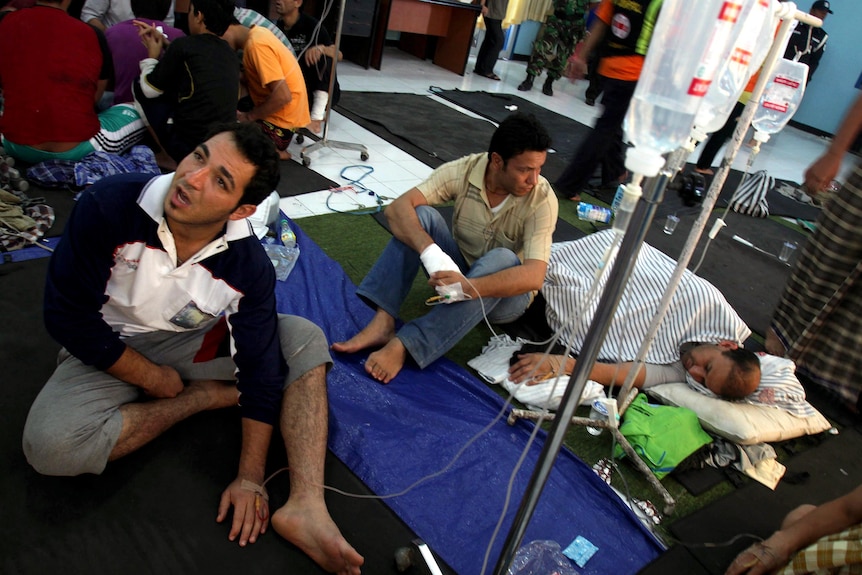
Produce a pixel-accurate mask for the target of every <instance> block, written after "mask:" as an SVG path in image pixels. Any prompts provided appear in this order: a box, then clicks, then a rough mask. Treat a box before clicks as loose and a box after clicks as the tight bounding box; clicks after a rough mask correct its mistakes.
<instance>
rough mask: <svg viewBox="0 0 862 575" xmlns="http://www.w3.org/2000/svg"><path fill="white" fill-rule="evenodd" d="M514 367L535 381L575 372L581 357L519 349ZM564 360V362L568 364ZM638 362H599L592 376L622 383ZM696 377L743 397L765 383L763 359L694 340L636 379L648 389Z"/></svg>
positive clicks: (726, 344) (515, 373) (516, 377)
mask: <svg viewBox="0 0 862 575" xmlns="http://www.w3.org/2000/svg"><path fill="white" fill-rule="evenodd" d="M517 357H518V360H517V361H516V362H515V363H514V364H512V366H511V367H510V368H509V379H510V380H511V381H513V382H514V383H521V382H525V383H526V384H527V385H535V384H537V383H539V382H540V381H542V379H543V378H544V377H545V376H547V375H548V374H554V375H570V374H571V373H572V372H573V371H574V369H575V365H576V362H577V360H576V359H575V358H572V357H567V356H563V355H553V354H550V355H546V354H543V353H522V354H518V356H517ZM563 362H565V364H563ZM633 365H634V363H633V362H622V363H603V362H596V363H595V364H594V365H593V367H592V369H591V370H590V375H589V379H591V380H593V381H595V382H597V383H600V384H602V385H604V386H622V384H623V382H624V381H625V380H626V377H627V376H628V374H629V371H630V369H631V367H632V366H633ZM691 380H694V382H696V383H697V385H698V386H700V387H703V388H706V389H708V390H709V391H711V392H712V393H714V394H715V395H717V396H719V397H722V398H725V399H742V398H743V397H747V396H749V395H751V394H752V393H754V391H755V390H756V389H757V387H758V386H759V385H760V360H759V359H758V358H757V355H756V354H755V353H754V352H752V351H749V350H747V349H744V348H741V347H739V345H738V344H737V343H735V342H732V341H728V340H724V341H721V342H719V343H716V344H710V343H696V342H690V343H686V344H684V345H683V346H682V347H681V348H680V358H679V361H675V362H673V363H670V364H665V365H661V364H644V366H643V368H642V369H640V370H639V371H638V373H637V375H636V376H635V379H634V380H633V385H634V386H635V387H637V388H644V389H647V388H649V387H650V386H653V385H659V384H662V383H677V382H683V381H688V382H689V384H691Z"/></svg>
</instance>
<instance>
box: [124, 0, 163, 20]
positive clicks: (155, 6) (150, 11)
mask: <svg viewBox="0 0 862 575" xmlns="http://www.w3.org/2000/svg"><path fill="white" fill-rule="evenodd" d="M170 9H171V0H132V14H134V15H135V18H144V19H147V20H159V21H164V19H165V18H167V17H168V11H169V10H170Z"/></svg>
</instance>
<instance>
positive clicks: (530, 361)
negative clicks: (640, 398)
mask: <svg viewBox="0 0 862 575" xmlns="http://www.w3.org/2000/svg"><path fill="white" fill-rule="evenodd" d="M563 360H565V366H563V370H562V372H560V373H561V374H565V375H570V374H571V373H572V372H573V371H574V370H575V365H576V360H575V359H574V358H572V357H565V358H564V357H563V356H560V355H549V356H545V354H542V353H523V354H518V361H517V362H515V363H514V364H513V365H512V366H511V367H510V368H509V379H511V380H512V381H513V382H515V383H520V382H521V381H524V380H526V379H527V378H528V377H529V378H530V380H528V381H527V385H535V384H536V383H539V381H540V379H541V378H542V377H543V376H545V375H547V374H548V373H557V371H558V367H557V366H559V365H560V364H561V363H562V361H563ZM632 365H634V363H633V362H625V363H601V362H596V363H595V364H594V365H593V368H592V369H591V370H590V375H589V379H591V380H593V381H595V382H596V383H600V384H602V385H604V386H610V385H622V384H623V382H624V381H625V380H626V377H627V376H628V374H629V371H630V370H631V367H632ZM647 367H648V366H646V365H645V366H644V369H641V370H640V371H639V372H638V374H637V376H635V380H634V386H635V387H637V388H640V387H642V386H643V384H644V381H645V380H646V369H647Z"/></svg>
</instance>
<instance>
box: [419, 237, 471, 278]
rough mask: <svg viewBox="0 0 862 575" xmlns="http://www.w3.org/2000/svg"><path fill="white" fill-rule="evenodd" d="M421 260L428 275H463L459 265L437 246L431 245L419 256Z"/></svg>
mask: <svg viewBox="0 0 862 575" xmlns="http://www.w3.org/2000/svg"><path fill="white" fill-rule="evenodd" d="M419 259H420V260H421V261H422V265H423V266H424V267H425V271H426V272H428V275H429V276H430V275H434V274H435V273H437V272H458V273H461V270H460V268H459V267H458V264H456V263H455V260H453V259H452V258H451V257H450V256H449V254H447V253H446V252H444V251H443V250H442V249H441V248H440V246H438V245H437V244H431V245H430V246H428V247H427V248H425V249H424V250H422V253H421V254H419Z"/></svg>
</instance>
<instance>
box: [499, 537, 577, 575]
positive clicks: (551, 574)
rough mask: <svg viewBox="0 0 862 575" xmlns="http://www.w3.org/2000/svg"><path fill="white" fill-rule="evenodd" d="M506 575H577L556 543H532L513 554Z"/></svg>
mask: <svg viewBox="0 0 862 575" xmlns="http://www.w3.org/2000/svg"><path fill="white" fill-rule="evenodd" d="M507 575H578V572H577V571H575V568H574V567H572V563H571V561H569V560H568V559H567V558H566V556H565V555H563V552H562V551H561V550H560V546H559V544H557V542H556V541H533V542H532V543H529V544H527V545H524V546H523V547H521V548H520V549H518V552H517V553H515V558H514V559H513V560H512V564H511V565H510V566H509V570H508V571H507Z"/></svg>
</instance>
